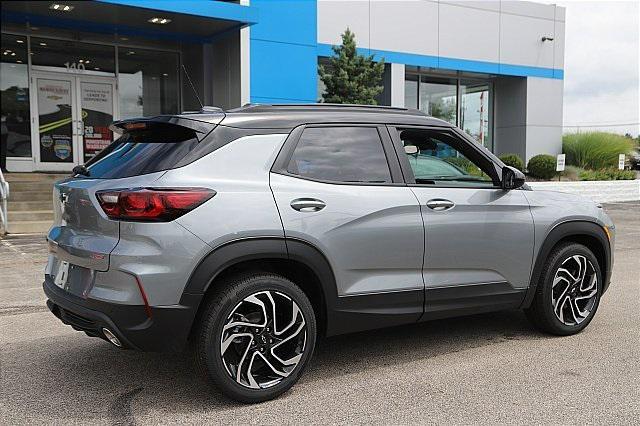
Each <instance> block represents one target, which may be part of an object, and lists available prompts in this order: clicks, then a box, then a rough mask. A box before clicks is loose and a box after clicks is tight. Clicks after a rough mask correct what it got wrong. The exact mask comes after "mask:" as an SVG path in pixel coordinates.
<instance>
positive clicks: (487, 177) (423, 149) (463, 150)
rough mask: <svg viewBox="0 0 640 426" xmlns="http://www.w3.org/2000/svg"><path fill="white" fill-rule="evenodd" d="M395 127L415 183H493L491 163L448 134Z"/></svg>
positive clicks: (481, 184)
mask: <svg viewBox="0 0 640 426" xmlns="http://www.w3.org/2000/svg"><path fill="white" fill-rule="evenodd" d="M398 130H399V132H400V139H401V140H402V144H403V145H404V149H405V153H406V155H407V159H408V160H409V165H410V166H411V170H412V171H413V175H414V177H415V180H416V183H417V184H426V185H442V184H444V185H447V186H478V185H480V186H489V187H492V186H494V179H493V176H492V175H493V174H494V173H495V172H493V171H492V165H491V164H490V163H489V162H488V161H487V160H486V159H484V158H483V157H481V156H480V155H478V153H477V152H476V151H475V150H474V149H472V148H471V147H469V146H468V145H467V144H466V142H464V141H462V140H460V139H458V138H457V137H455V136H454V135H452V134H451V133H447V132H439V131H434V130H421V129H405V130H403V129H398Z"/></svg>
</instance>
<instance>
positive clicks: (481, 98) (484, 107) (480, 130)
mask: <svg viewBox="0 0 640 426" xmlns="http://www.w3.org/2000/svg"><path fill="white" fill-rule="evenodd" d="M460 93H461V102H462V104H461V106H460V126H459V127H460V128H461V129H462V130H464V131H465V132H466V133H468V134H469V135H471V136H473V138H474V139H475V140H477V141H478V142H479V143H481V144H482V145H484V146H485V147H487V148H489V149H492V148H493V146H492V144H491V135H490V133H489V132H490V131H491V128H490V127H489V114H490V111H489V105H490V102H489V84H488V83H484V82H464V81H462V82H460Z"/></svg>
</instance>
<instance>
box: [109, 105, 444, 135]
mask: <svg viewBox="0 0 640 426" xmlns="http://www.w3.org/2000/svg"><path fill="white" fill-rule="evenodd" d="M141 122H147V123H149V122H151V123H154V122H166V123H173V124H176V125H180V126H184V127H189V128H191V129H193V130H195V131H196V132H198V133H202V134H206V133H208V131H209V130H211V128H212V127H215V126H216V125H222V126H226V127H235V128H241V129H278V130H291V129H293V128H294V127H297V126H299V125H302V124H318V123H338V124H339V123H362V124H400V125H423V126H424V125H427V126H438V127H452V126H451V124H449V123H448V122H446V121H443V120H439V119H437V118H434V117H430V116H428V115H426V114H424V113H423V112H422V111H418V110H415V109H408V108H397V107H388V106H374V105H344V104H270V105H267V104H248V105H245V106H243V107H240V108H235V109H230V110H227V111H223V110H222V109H220V108H215V107H204V108H202V110H200V111H194V112H185V113H182V114H177V115H161V116H156V117H145V118H134V119H127V120H122V121H118V122H115V123H114V124H113V126H114V128H120V129H121V130H126V129H127V127H128V126H130V125H131V124H132V123H141Z"/></svg>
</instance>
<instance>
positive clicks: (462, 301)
mask: <svg viewBox="0 0 640 426" xmlns="http://www.w3.org/2000/svg"><path fill="white" fill-rule="evenodd" d="M526 294H527V289H515V288H513V287H512V286H511V285H510V284H509V283H507V282H498V283H486V284H474V285H460V286H450V287H437V288H427V289H426V290H425V309H424V314H423V315H422V317H421V318H420V321H428V320H433V319H441V318H449V317H456V316H462V315H473V314H478V313H483V312H493V311H501V310H505V309H517V308H518V307H519V306H520V305H521V304H522V301H523V300H524V298H525V296H526Z"/></svg>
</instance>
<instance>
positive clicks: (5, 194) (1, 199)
mask: <svg viewBox="0 0 640 426" xmlns="http://www.w3.org/2000/svg"><path fill="white" fill-rule="evenodd" d="M8 199H9V182H7V181H6V180H5V179H4V174H2V170H0V225H1V226H0V233H6V232H7V229H8V228H9V216H8V215H7V200H8Z"/></svg>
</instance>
